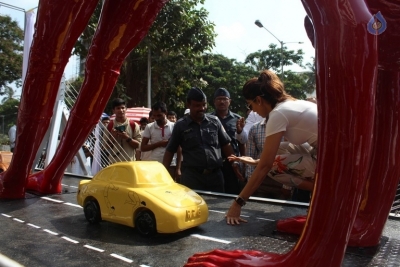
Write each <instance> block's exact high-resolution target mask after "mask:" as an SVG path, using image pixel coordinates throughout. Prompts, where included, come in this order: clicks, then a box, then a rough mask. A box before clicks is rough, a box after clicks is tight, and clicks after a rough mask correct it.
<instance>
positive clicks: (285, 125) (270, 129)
mask: <svg viewBox="0 0 400 267" xmlns="http://www.w3.org/2000/svg"><path fill="white" fill-rule="evenodd" d="M279 132H284V137H285V138H286V139H287V140H288V141H289V142H290V143H292V144H295V145H300V144H304V143H309V144H310V145H312V146H313V147H315V146H316V145H317V141H318V110H317V105H316V104H315V103H312V102H310V101H305V100H286V101H285V102H281V103H278V104H277V105H276V106H275V108H274V109H273V110H272V111H271V112H270V113H269V119H268V122H267V125H266V132H265V136H266V137H268V136H270V135H273V134H276V133H279Z"/></svg>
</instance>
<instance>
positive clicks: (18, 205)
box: [0, 177, 400, 267]
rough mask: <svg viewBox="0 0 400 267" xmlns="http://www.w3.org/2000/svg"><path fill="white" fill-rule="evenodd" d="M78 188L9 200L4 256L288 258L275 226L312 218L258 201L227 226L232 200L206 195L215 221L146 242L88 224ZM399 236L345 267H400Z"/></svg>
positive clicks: (180, 260) (41, 262)
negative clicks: (241, 252)
mask: <svg viewBox="0 0 400 267" xmlns="http://www.w3.org/2000/svg"><path fill="white" fill-rule="evenodd" d="M78 183H79V179H76V178H70V177H66V178H64V180H63V194H60V195H50V196H46V197H40V196H34V195H27V198H26V199H25V200H16V201H1V202H0V229H1V231H0V239H1V241H0V242H1V243H0V254H3V255H4V256H6V257H8V258H10V259H13V260H15V261H16V262H18V263H20V264H21V265H25V266H37V267H39V266H88V265H89V264H90V265H91V264H93V265H96V266H116V265H118V266H143V267H144V266H151V267H159V266H163V267H168V266H171V267H176V266H183V265H184V263H185V262H186V260H187V258H188V257H190V256H191V255H193V254H194V253H197V252H202V251H209V250H212V249H217V248H221V249H239V248H240V249H257V250H263V251H271V252H278V253H284V252H286V251H288V250H290V248H291V247H292V246H293V245H294V244H295V243H294V242H287V241H285V240H281V239H277V238H276V236H275V238H272V237H271V235H272V230H273V228H274V224H275V220H277V219H281V218H286V217H289V216H294V215H298V214H305V212H306V207H301V206H300V207H296V206H290V205H277V204H273V203H272V204H271V203H265V202H264V203H263V202H260V201H250V203H248V205H246V206H245V208H244V209H243V215H244V216H245V217H247V219H248V220H249V222H248V223H247V224H243V225H240V226H235V227H233V226H228V225H226V223H225V220H224V213H225V212H226V210H227V208H228V207H229V205H230V204H231V202H232V198H231V197H228V196H215V195H207V194H206V195H203V197H204V198H205V200H206V202H207V204H208V206H209V210H210V215H209V220H208V222H207V223H205V224H203V225H201V226H199V227H197V228H193V229H189V230H186V231H183V232H180V233H177V234H158V235H156V236H154V237H152V238H144V237H141V236H140V235H139V234H138V233H136V231H135V229H133V228H130V227H127V226H123V225H118V224H114V223H108V222H101V223H100V224H99V225H90V224H88V223H87V221H86V220H85V217H84V215H83V209H82V208H81V207H80V206H78V205H77V203H76V190H77V185H78ZM399 233H400V222H399V221H392V220H390V221H389V222H388V225H387V227H386V230H385V234H386V235H387V236H389V237H393V238H390V239H389V241H390V242H387V243H386V244H387V248H386V247H383V249H381V252H380V253H379V254H378V255H377V256H375V257H374V258H371V257H358V256H357V257H355V256H353V255H346V258H345V260H344V263H343V266H399V265H390V264H389V263H390V262H397V263H399V262H400V256H399V255H398V254H396V255H394V254H393V253H392V251H394V250H395V249H397V251H399V248H400V245H399V242H398V239H396V238H399V237H400V235H399ZM260 234H261V235H260ZM287 240H289V241H290V239H287ZM292 241H294V240H292ZM388 250H389V252H388ZM388 264H389V265H388ZM0 265H1V264H0Z"/></svg>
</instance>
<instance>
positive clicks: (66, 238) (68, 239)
mask: <svg viewBox="0 0 400 267" xmlns="http://www.w3.org/2000/svg"><path fill="white" fill-rule="evenodd" d="M61 238H62V239H65V240H67V241H69V242H71V243H74V244H78V243H79V241H76V240H73V239H71V238H68V237H66V236H62V237H61Z"/></svg>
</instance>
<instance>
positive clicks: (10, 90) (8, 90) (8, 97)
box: [1, 86, 20, 104]
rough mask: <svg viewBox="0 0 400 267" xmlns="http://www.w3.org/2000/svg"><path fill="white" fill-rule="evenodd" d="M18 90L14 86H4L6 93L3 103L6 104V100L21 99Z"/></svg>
mask: <svg viewBox="0 0 400 267" xmlns="http://www.w3.org/2000/svg"><path fill="white" fill-rule="evenodd" d="M15 93H16V90H14V89H13V88H12V87H10V86H4V95H5V97H3V99H2V100H1V103H2V104H4V103H5V102H7V101H9V100H12V99H14V100H17V99H19V97H20V96H19V95H16V94H15Z"/></svg>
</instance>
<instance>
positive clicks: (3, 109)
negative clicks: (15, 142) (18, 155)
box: [0, 98, 20, 134]
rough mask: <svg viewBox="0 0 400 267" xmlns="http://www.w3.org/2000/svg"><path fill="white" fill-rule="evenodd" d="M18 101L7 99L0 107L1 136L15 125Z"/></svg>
mask: <svg viewBox="0 0 400 267" xmlns="http://www.w3.org/2000/svg"><path fill="white" fill-rule="evenodd" d="M19 103H20V102H19V100H18V99H14V98H12V99H9V100H7V101H5V102H4V103H2V104H1V105H0V125H1V128H0V129H1V132H0V133H2V134H3V130H4V134H7V132H8V129H9V128H10V127H11V126H12V125H13V124H16V123H17V113H18V106H19Z"/></svg>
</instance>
